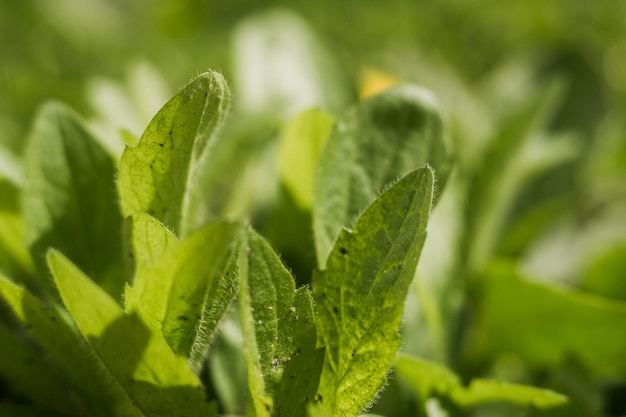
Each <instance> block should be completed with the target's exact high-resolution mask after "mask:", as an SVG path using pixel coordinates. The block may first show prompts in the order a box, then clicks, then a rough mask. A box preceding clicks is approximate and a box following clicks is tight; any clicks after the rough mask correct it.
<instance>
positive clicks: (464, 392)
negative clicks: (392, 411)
mask: <svg viewBox="0 0 626 417" xmlns="http://www.w3.org/2000/svg"><path fill="white" fill-rule="evenodd" d="M395 369H396V371H397V372H398V373H399V374H400V375H401V376H403V377H404V378H405V379H406V380H407V381H408V382H409V384H410V385H411V386H412V387H413V389H414V390H415V393H416V395H417V398H418V400H419V402H420V403H421V405H422V407H424V406H425V404H426V401H427V400H428V399H429V398H431V397H434V396H437V397H444V398H447V399H448V400H450V401H452V402H454V403H455V404H456V405H457V406H459V407H462V408H466V409H469V408H472V407H476V406H479V405H483V404H488V403H495V402H508V403H511V404H515V405H518V406H522V407H525V406H533V407H536V408H539V409H544V408H551V407H557V406H561V405H564V404H565V403H567V397H565V396H563V395H560V394H557V393H556V392H554V391H550V390H546V389H540V388H535V387H531V386H526V385H519V384H511V383H507V382H502V381H497V380H489V379H480V378H477V379H474V380H472V381H471V382H470V385H469V386H467V387H466V386H464V385H463V384H462V383H461V380H460V378H459V377H458V376H457V375H456V374H455V373H454V372H452V371H451V370H449V369H448V368H446V367H445V366H443V365H440V364H438V363H435V362H429V361H427V360H424V359H420V358H417V357H414V356H409V355H399V356H398V358H397V360H396V363H395Z"/></svg>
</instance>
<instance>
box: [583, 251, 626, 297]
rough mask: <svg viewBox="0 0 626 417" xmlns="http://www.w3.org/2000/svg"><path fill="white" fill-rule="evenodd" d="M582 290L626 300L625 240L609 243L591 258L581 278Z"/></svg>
mask: <svg viewBox="0 0 626 417" xmlns="http://www.w3.org/2000/svg"><path fill="white" fill-rule="evenodd" d="M581 281H582V287H583V289H584V290H587V291H590V292H593V293H595V294H598V295H601V296H603V297H608V298H614V299H620V300H622V301H626V242H625V243H621V244H615V245H611V246H610V247H609V248H608V249H605V250H604V251H601V252H600V253H599V254H598V255H596V256H595V257H594V259H592V261H591V262H590V263H589V265H588V266H587V268H585V271H583V277H582V279H581Z"/></svg>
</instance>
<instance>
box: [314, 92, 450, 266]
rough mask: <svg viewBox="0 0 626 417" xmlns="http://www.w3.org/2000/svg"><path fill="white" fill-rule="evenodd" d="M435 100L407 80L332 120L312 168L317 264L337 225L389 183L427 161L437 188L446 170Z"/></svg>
mask: <svg viewBox="0 0 626 417" xmlns="http://www.w3.org/2000/svg"><path fill="white" fill-rule="evenodd" d="M448 162H449V160H448V154H447V151H446V145H445V143H444V132H443V125H442V120H441V116H440V114H439V105H438V104H437V102H436V100H435V98H434V96H433V95H432V94H431V93H430V92H428V91H426V90H423V89H421V88H418V87H415V86H412V85H401V86H397V87H393V88H390V89H388V90H385V91H384V92H382V93H380V94H378V95H375V96H372V97H370V98H367V99H365V100H364V101H362V102H360V103H359V104H358V105H357V106H355V107H354V108H352V109H351V110H350V111H348V113H347V114H345V115H344V117H343V118H341V119H339V120H338V121H337V124H336V126H335V129H334V130H333V132H332V133H331V136H330V138H329V140H328V143H326V146H325V147H324V150H323V151H322V155H321V157H320V164H319V166H318V168H317V171H316V173H315V184H314V191H313V192H314V198H313V226H314V232H315V246H316V251H317V262H318V266H319V267H320V268H324V266H325V265H326V258H327V257H328V254H329V252H330V250H331V248H332V246H333V242H334V241H335V239H336V238H337V236H338V235H339V232H340V231H341V228H342V227H344V226H345V227H352V225H353V222H354V221H355V220H356V217H357V215H358V214H359V213H361V212H362V211H363V209H364V208H365V207H367V206H368V205H369V204H371V202H372V201H373V200H374V199H375V198H376V196H377V195H378V194H379V193H380V191H381V190H382V189H383V188H384V187H385V186H386V185H387V184H389V183H390V182H392V181H394V180H396V179H397V178H398V177H399V176H401V175H404V174H406V173H407V172H409V171H411V170H413V169H415V168H418V167H422V166H424V165H425V164H427V163H428V164H430V165H431V167H432V168H433V169H434V170H435V171H436V174H437V178H438V179H439V187H442V186H443V185H444V184H445V179H446V178H447V175H448V170H449V166H448Z"/></svg>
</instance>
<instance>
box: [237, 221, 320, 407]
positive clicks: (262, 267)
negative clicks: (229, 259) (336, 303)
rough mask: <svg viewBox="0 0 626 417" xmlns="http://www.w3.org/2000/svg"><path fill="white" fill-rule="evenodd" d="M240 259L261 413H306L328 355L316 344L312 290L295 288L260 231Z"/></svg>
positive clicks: (244, 313)
mask: <svg viewBox="0 0 626 417" xmlns="http://www.w3.org/2000/svg"><path fill="white" fill-rule="evenodd" d="M240 263H241V266H240V269H241V290H240V305H241V315H242V320H243V331H244V340H245V346H246V356H247V360H248V373H249V385H250V391H251V393H252V400H253V403H254V407H255V410H256V415H257V416H258V417H260V416H269V415H272V416H289V417H291V416H294V417H297V416H304V415H305V414H306V406H307V403H308V401H309V400H312V399H313V397H314V395H315V391H316V389H317V385H318V382H319V374H320V371H321V368H322V359H323V353H322V351H321V350H318V349H316V346H315V345H316V331H315V317H314V313H313V302H312V299H311V294H310V291H309V289H308V288H306V287H302V288H299V289H298V290H296V289H295V283H294V279H293V277H292V276H291V274H290V273H289V272H288V271H287V269H285V267H284V265H283V264H282V262H281V261H280V259H279V258H278V256H277V255H276V253H275V252H274V250H273V249H272V247H271V246H270V245H269V244H268V243H267V242H266V241H265V240H264V239H263V238H262V237H261V236H259V235H258V234H256V233H255V232H254V231H249V233H248V235H247V245H245V246H244V248H243V249H242V256H241V261H240Z"/></svg>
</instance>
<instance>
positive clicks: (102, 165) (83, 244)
mask: <svg viewBox="0 0 626 417" xmlns="http://www.w3.org/2000/svg"><path fill="white" fill-rule="evenodd" d="M25 152H26V153H25V157H24V158H25V172H26V179H27V185H26V187H25V188H24V192H23V211H24V222H25V225H26V241H27V244H28V245H29V247H30V249H31V252H32V254H33V258H34V259H35V261H36V262H38V263H39V264H38V266H39V269H40V271H41V272H42V274H43V273H45V271H46V267H45V261H44V259H45V257H44V255H45V252H46V250H47V249H48V248H50V247H55V248H58V249H59V250H61V251H63V252H64V253H66V254H67V256H68V257H70V258H71V259H72V260H73V261H74V262H76V264H77V265H78V266H79V267H80V268H81V269H83V270H84V271H85V272H86V273H87V274H89V276H91V277H92V278H93V279H94V280H96V282H98V283H99V284H100V285H101V286H102V287H103V288H105V289H106V291H107V292H109V294H111V295H113V296H115V297H118V296H119V295H120V294H121V292H122V288H123V284H124V280H123V277H124V275H123V273H122V272H123V262H122V247H121V239H120V233H121V228H122V218H121V216H120V214H119V208H118V207H117V204H116V201H117V197H116V195H115V184H114V177H115V167H114V164H113V161H112V159H111V158H110V157H109V155H108V154H107V153H106V151H105V150H104V149H102V147H101V146H100V145H99V144H98V143H97V142H96V141H95V140H94V139H93V137H92V136H91V135H90V134H89V133H88V132H87V130H85V127H84V126H83V124H82V122H81V121H80V120H79V118H78V116H77V115H76V114H75V113H74V112H73V111H72V110H70V109H69V108H67V107H65V106H64V105H62V104H59V103H48V104H47V105H45V106H44V107H43V108H42V109H41V110H40V112H39V113H38V115H37V118H36V121H35V126H34V129H33V132H32V135H31V137H30V141H29V143H28V145H27V147H26V151H25Z"/></svg>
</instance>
